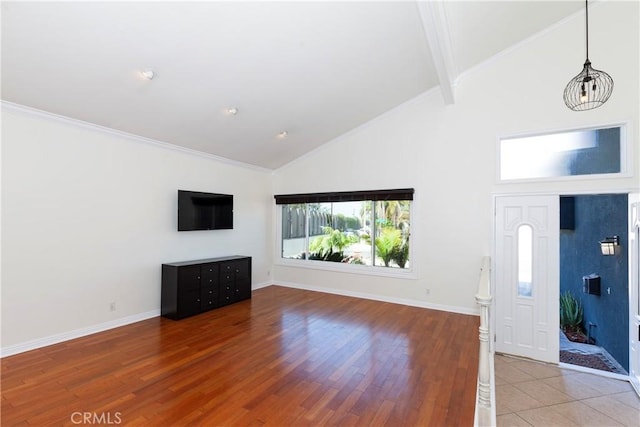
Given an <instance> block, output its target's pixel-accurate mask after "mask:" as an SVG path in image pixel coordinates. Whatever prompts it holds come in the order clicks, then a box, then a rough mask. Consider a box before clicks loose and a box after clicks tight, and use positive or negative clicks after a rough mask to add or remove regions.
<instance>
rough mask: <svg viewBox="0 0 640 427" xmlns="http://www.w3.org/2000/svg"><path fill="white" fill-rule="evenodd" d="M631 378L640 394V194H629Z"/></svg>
mask: <svg viewBox="0 0 640 427" xmlns="http://www.w3.org/2000/svg"><path fill="white" fill-rule="evenodd" d="M629 206H630V213H631V214H630V218H629V220H630V221H629V224H630V227H629V270H630V274H629V314H630V316H629V379H630V381H631V383H632V384H633V386H634V387H635V389H636V392H637V393H638V395H639V396H640V266H639V265H638V264H639V263H640V195H638V193H635V194H630V195H629Z"/></svg>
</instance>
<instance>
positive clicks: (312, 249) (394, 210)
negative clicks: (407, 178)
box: [275, 189, 413, 269]
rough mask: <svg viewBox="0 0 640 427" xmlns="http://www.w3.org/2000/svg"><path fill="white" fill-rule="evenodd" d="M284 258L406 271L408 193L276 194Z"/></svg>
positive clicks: (410, 195) (381, 191)
mask: <svg viewBox="0 0 640 427" xmlns="http://www.w3.org/2000/svg"><path fill="white" fill-rule="evenodd" d="M275 199H276V204H278V205H279V206H280V209H281V221H282V222H281V246H280V251H281V252H280V256H281V258H283V259H292V260H310V261H321V262H334V263H343V264H356V265H363V266H371V267H386V268H394V269H408V268H409V267H410V256H409V254H410V248H411V243H410V242H411V232H410V230H411V228H410V225H411V201H412V200H413V189H403V190H375V191H358V192H338V193H313V194H295V195H278V196H275Z"/></svg>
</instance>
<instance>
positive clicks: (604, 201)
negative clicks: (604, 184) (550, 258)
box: [560, 194, 629, 371]
mask: <svg viewBox="0 0 640 427" xmlns="http://www.w3.org/2000/svg"><path fill="white" fill-rule="evenodd" d="M627 206H628V205H627V195H626V194H604V195H588V196H586V195H585V196H575V204H574V215H575V217H574V219H575V222H574V229H573V230H560V292H565V291H567V290H570V291H571V292H572V293H573V294H574V295H575V296H576V297H577V298H578V299H579V300H581V301H582V304H583V306H584V321H583V325H582V326H583V327H584V330H585V332H586V331H588V328H589V326H588V325H589V322H591V323H594V324H596V325H597V326H596V327H593V328H591V336H592V337H593V338H595V340H596V345H599V346H601V347H603V348H604V349H606V350H607V351H608V352H609V353H610V354H611V355H612V356H613V357H614V358H615V359H616V360H617V361H618V363H620V365H622V367H624V368H625V369H626V370H627V371H628V370H629V291H628V288H629V276H628V275H629V273H628V271H629V268H628V258H627V249H628V248H627V247H626V242H628V236H627V229H628V226H627V221H628V218H627ZM610 236H619V237H620V246H619V247H618V248H617V252H616V255H614V256H603V255H602V252H601V251H600V244H599V243H598V242H599V241H600V240H603V239H604V238H605V237H610ZM592 273H596V274H598V275H600V277H601V295H600V296H596V295H589V294H586V293H584V292H583V289H582V277H583V276H587V275H589V274H592Z"/></svg>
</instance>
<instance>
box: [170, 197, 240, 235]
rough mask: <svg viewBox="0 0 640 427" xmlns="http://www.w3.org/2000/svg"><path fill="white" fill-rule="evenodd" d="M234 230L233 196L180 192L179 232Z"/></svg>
mask: <svg viewBox="0 0 640 427" xmlns="http://www.w3.org/2000/svg"><path fill="white" fill-rule="evenodd" d="M232 228H233V195H232V194H216V193H202V192H198V191H185V190H178V231H192V230H224V229H227V230H228V229H232Z"/></svg>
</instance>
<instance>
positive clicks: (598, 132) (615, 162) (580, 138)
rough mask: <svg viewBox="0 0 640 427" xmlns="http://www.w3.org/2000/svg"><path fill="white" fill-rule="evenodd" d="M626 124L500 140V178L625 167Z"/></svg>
mask: <svg viewBox="0 0 640 427" xmlns="http://www.w3.org/2000/svg"><path fill="white" fill-rule="evenodd" d="M623 136H624V127H623V126H612V127H607V128H598V129H582V130H575V131H566V132H558V133H552V134H546V135H533V136H525V137H509V138H502V139H501V140H500V180H501V181H510V180H521V179H554V178H560V177H574V176H585V175H592V176H593V175H609V174H621V173H623V172H625V171H624V157H625V156H624V154H625V151H624V138H623Z"/></svg>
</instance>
